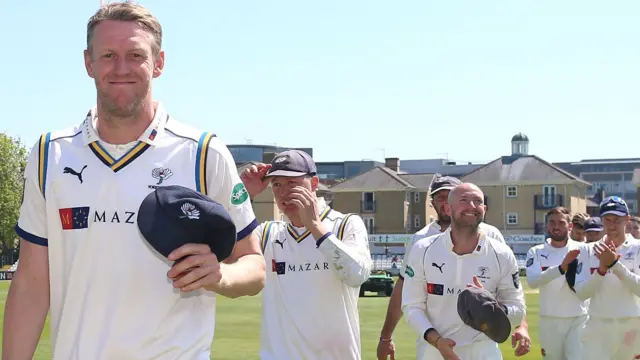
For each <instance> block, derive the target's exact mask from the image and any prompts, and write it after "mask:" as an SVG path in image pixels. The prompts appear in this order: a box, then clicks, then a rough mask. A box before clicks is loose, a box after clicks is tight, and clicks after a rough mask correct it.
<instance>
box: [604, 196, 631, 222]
mask: <svg viewBox="0 0 640 360" xmlns="http://www.w3.org/2000/svg"><path fill="white" fill-rule="evenodd" d="M609 214H612V215H616V216H627V215H629V207H628V206H627V202H626V201H624V199H623V198H621V197H619V196H609V197H608V198H606V199H604V200H602V202H601V203H600V217H603V216H605V215H609Z"/></svg>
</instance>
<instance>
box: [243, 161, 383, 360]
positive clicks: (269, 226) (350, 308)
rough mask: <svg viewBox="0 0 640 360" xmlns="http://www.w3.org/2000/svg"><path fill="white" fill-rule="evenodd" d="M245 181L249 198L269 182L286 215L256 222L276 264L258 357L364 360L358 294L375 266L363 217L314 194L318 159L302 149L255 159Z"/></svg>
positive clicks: (265, 302)
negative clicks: (260, 161) (270, 158)
mask: <svg viewBox="0 0 640 360" xmlns="http://www.w3.org/2000/svg"><path fill="white" fill-rule="evenodd" d="M242 180H243V181H244V183H245V185H246V187H247V189H248V190H249V194H250V195H251V198H255V196H257V195H258V194H259V193H261V192H262V191H264V190H265V189H266V188H267V186H269V185H271V188H272V190H273V195H274V198H275V201H276V204H277V206H278V208H279V209H280V210H281V211H282V212H283V213H284V215H285V216H286V218H287V219H286V221H268V222H266V223H263V224H261V225H260V226H259V228H258V229H257V231H258V232H259V234H260V236H261V239H262V248H263V251H264V257H265V260H266V261H267V266H268V267H269V268H270V271H268V272H267V284H266V286H265V288H264V291H263V292H262V324H261V331H260V333H261V335H260V358H261V359H263V360H276V359H277V360H285V359H308V360H320V359H322V360H360V359H361V358H362V351H361V345H360V321H359V315H358V296H359V292H360V291H359V289H360V285H362V283H364V282H365V281H366V280H367V279H368V278H369V274H370V271H371V267H372V261H371V253H370V251H369V241H368V234H367V229H366V227H365V225H364V222H363V221H362V219H361V218H360V217H359V216H358V215H356V214H342V213H340V212H338V211H336V210H334V209H331V208H330V207H329V206H328V205H327V204H326V202H325V201H324V199H323V198H318V197H316V190H317V188H318V184H319V179H318V177H317V176H316V165H315V163H314V162H313V160H312V159H311V157H310V156H309V155H308V154H307V153H305V152H303V151H298V150H291V151H285V152H283V153H280V154H278V155H277V156H276V157H275V158H274V159H273V161H272V162H271V164H257V165H253V166H252V167H250V168H249V169H247V170H245V172H243V173H242Z"/></svg>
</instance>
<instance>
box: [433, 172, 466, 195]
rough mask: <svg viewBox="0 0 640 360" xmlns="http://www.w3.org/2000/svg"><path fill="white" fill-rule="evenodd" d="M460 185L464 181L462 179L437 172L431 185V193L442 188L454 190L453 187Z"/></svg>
mask: <svg viewBox="0 0 640 360" xmlns="http://www.w3.org/2000/svg"><path fill="white" fill-rule="evenodd" d="M458 185H462V181H460V180H459V179H458V178H455V177H453V176H442V175H440V174H436V175H435V176H434V178H433V182H432V183H431V186H430V188H431V194H435V193H437V192H438V191H442V190H453V188H455V187H456V186H458Z"/></svg>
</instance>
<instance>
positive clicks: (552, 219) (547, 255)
mask: <svg viewBox="0 0 640 360" xmlns="http://www.w3.org/2000/svg"><path fill="white" fill-rule="evenodd" d="M570 221H571V215H570V213H569V210H567V209H566V208H563V207H556V208H553V209H551V210H549V212H547V233H549V234H550V237H549V238H548V239H547V240H546V241H545V243H544V244H540V245H536V246H534V247H532V248H531V249H529V252H528V254H527V263H526V267H527V283H528V284H529V286H530V287H531V288H533V289H540V313H539V316H540V321H539V331H538V336H539V339H540V346H541V348H542V356H544V358H545V360H581V359H582V343H581V340H580V331H581V330H582V328H583V327H584V324H585V322H586V321H587V308H588V303H587V302H586V301H585V300H581V299H579V298H578V297H577V296H576V294H575V292H574V291H573V289H572V288H571V287H570V286H569V284H568V283H567V279H566V278H565V276H564V275H565V273H566V272H567V270H568V269H569V264H571V262H573V261H574V260H575V259H577V257H578V255H579V254H580V251H581V250H582V249H585V251H587V250H586V246H585V245H584V244H583V243H580V242H577V241H573V240H571V239H569V229H570ZM576 271H577V272H581V271H583V268H582V264H581V263H579V264H578V266H577V268H576ZM584 271H587V270H586V269H584Z"/></svg>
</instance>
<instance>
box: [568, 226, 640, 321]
mask: <svg viewBox="0 0 640 360" xmlns="http://www.w3.org/2000/svg"><path fill="white" fill-rule="evenodd" d="M605 240H606V235H605V237H603V238H602V240H600V241H597V242H593V243H589V244H586V246H587V247H588V249H589V251H586V252H585V254H582V253H581V254H580V257H581V260H579V261H582V262H583V270H582V272H581V273H580V274H578V275H576V285H575V289H576V294H577V295H578V296H579V297H580V298H581V299H590V301H589V315H590V316H593V317H599V318H613V319H615V318H624V317H640V242H638V241H636V240H635V239H633V237H632V236H631V235H630V234H627V237H626V240H625V242H624V243H622V245H620V246H619V247H618V248H617V249H616V253H617V254H618V255H620V259H619V260H618V262H617V263H616V265H615V266H613V267H612V268H611V269H609V271H608V272H607V273H606V274H605V275H604V276H602V275H600V274H599V273H598V271H597V270H598V268H599V267H600V262H599V261H598V258H597V257H596V255H595V251H594V248H593V247H594V244H598V243H601V242H604V241H605ZM585 266H587V267H586V269H589V271H585Z"/></svg>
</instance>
